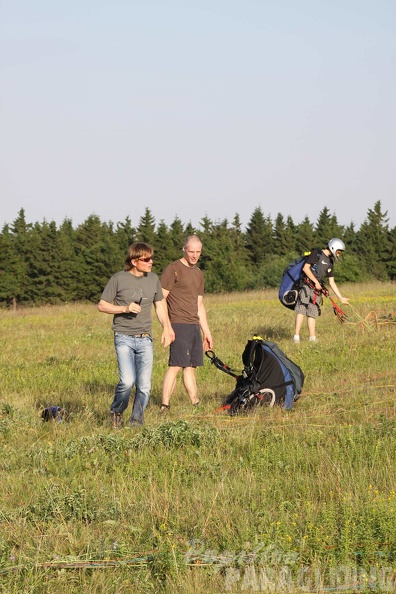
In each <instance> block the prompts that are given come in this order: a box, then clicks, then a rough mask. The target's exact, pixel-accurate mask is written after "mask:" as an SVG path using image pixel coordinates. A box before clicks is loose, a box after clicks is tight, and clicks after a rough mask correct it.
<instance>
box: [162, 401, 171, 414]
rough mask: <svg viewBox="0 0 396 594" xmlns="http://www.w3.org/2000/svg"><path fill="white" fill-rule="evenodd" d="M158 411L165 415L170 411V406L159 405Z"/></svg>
mask: <svg viewBox="0 0 396 594" xmlns="http://www.w3.org/2000/svg"><path fill="white" fill-rule="evenodd" d="M160 411H161V412H162V413H163V414H164V415H166V414H167V413H168V412H169V411H170V404H161V408H160Z"/></svg>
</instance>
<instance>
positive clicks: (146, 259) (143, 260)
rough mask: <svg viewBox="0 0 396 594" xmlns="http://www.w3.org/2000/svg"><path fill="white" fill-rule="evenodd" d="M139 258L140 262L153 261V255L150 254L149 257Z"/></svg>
mask: <svg viewBox="0 0 396 594" xmlns="http://www.w3.org/2000/svg"><path fill="white" fill-rule="evenodd" d="M137 259H138V260H139V262H150V260H151V262H152V261H153V256H150V257H149V258H137Z"/></svg>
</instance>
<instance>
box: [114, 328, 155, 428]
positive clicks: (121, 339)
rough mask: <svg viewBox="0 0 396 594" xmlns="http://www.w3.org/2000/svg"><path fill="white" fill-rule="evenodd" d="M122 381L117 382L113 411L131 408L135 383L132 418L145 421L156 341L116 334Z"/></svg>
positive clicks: (139, 421) (116, 348) (115, 340)
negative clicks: (130, 403)
mask: <svg viewBox="0 0 396 594" xmlns="http://www.w3.org/2000/svg"><path fill="white" fill-rule="evenodd" d="M114 346H115V350H116V355H117V362H118V373H119V376H120V381H119V382H118V384H117V387H116V391H115V394H114V400H113V403H112V405H111V412H112V413H116V412H117V413H122V412H124V410H126V408H127V407H128V403H129V398H130V396H131V392H132V388H133V386H136V394H135V401H134V403H133V409H132V415H131V418H130V420H131V421H136V422H138V423H142V424H143V423H144V411H145V409H146V406H147V404H148V401H149V398H150V389H151V376H152V371H153V340H152V338H150V337H143V338H135V337H134V336H128V335H127V334H119V333H118V332H115V333H114Z"/></svg>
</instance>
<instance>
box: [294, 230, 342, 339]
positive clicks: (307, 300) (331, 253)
mask: <svg viewBox="0 0 396 594" xmlns="http://www.w3.org/2000/svg"><path fill="white" fill-rule="evenodd" d="M344 250H345V244H344V242H343V241H341V239H338V238H333V239H330V241H329V243H328V244H327V247H326V248H325V249H323V250H320V249H314V250H312V252H311V253H310V255H309V256H308V258H307V260H306V262H305V264H304V266H303V269H302V279H303V284H302V287H301V289H300V291H299V293H298V299H297V303H296V307H295V308H294V311H295V313H296V319H295V326H294V337H293V340H294V342H297V343H298V342H300V331H301V328H302V325H303V321H304V318H305V317H306V318H307V325H308V332H309V340H310V341H311V342H314V341H316V340H317V339H316V318H317V317H318V316H320V313H321V311H320V305H321V303H322V295H321V290H322V283H323V281H324V279H325V278H328V279H329V285H330V288H331V289H332V290H333V292H334V293H335V295H336V296H337V297H338V299H339V300H340V301H341V303H344V304H349V300H348V299H347V298H346V297H343V296H342V295H341V293H340V290H339V289H338V287H337V285H336V282H335V280H334V272H333V268H334V262H338V260H339V258H340V256H341V254H342V253H343V252H344Z"/></svg>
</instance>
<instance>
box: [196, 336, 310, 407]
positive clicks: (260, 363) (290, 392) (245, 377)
mask: <svg viewBox="0 0 396 594" xmlns="http://www.w3.org/2000/svg"><path fill="white" fill-rule="evenodd" d="M206 354H207V356H208V357H209V358H210V359H211V361H212V363H214V364H215V365H216V367H218V369H221V370H222V371H224V372H225V373H228V374H229V375H232V376H233V377H235V378H236V387H235V389H234V390H233V391H232V392H231V394H230V395H229V396H228V397H227V398H226V399H225V401H224V404H223V406H222V407H221V408H222V409H223V410H228V411H229V414H231V415H234V414H237V413H239V412H244V411H248V410H250V409H251V408H253V407H254V406H256V405H258V404H265V405H267V406H274V405H282V406H283V408H284V409H286V410H290V409H291V408H292V406H293V403H294V402H295V401H296V400H298V398H299V396H300V393H301V391H302V387H303V385H304V373H303V371H302V370H301V368H300V367H299V366H298V365H297V364H296V363H294V362H293V361H291V360H290V359H289V358H288V357H287V356H286V355H285V353H284V352H283V351H282V350H281V349H280V348H279V347H278V345H277V344H275V343H274V342H270V341H269V340H264V339H263V338H261V337H260V336H253V338H252V339H251V340H249V341H248V342H247V344H246V346H245V349H244V351H243V354H242V362H243V364H244V368H243V371H242V373H241V374H239V375H237V374H236V373H234V372H233V370H232V369H230V368H229V367H228V366H227V365H225V364H224V363H223V362H222V361H221V360H220V359H218V358H217V357H216V356H215V354H214V353H213V351H208V352H207V353H206Z"/></svg>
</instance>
